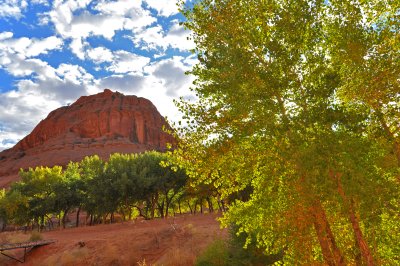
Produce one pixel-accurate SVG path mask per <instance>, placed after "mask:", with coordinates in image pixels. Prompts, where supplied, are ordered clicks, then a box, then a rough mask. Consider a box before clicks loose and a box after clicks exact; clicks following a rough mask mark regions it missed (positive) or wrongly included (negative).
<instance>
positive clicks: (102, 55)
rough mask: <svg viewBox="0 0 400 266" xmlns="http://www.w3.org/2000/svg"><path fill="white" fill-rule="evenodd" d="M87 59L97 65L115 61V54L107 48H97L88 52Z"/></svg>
mask: <svg viewBox="0 0 400 266" xmlns="http://www.w3.org/2000/svg"><path fill="white" fill-rule="evenodd" d="M87 57H88V58H89V59H91V60H92V61H94V62H95V63H97V64H99V63H104V62H111V61H113V59H114V55H113V53H112V52H111V51H110V50H109V49H107V48H105V47H96V48H93V49H90V50H88V51H87Z"/></svg>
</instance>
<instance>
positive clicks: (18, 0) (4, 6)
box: [0, 0, 28, 19]
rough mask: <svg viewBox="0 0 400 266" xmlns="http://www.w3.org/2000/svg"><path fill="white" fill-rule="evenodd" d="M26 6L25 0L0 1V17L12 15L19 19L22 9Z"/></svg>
mask: <svg viewBox="0 0 400 266" xmlns="http://www.w3.org/2000/svg"><path fill="white" fill-rule="evenodd" d="M27 6H28V3H27V1H26V0H3V1H0V18H1V17H14V18H17V19H19V18H20V17H21V16H22V12H23V10H24V9H25V8H26V7H27Z"/></svg>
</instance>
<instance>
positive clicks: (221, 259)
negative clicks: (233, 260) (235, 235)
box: [195, 239, 229, 266]
mask: <svg viewBox="0 0 400 266" xmlns="http://www.w3.org/2000/svg"><path fill="white" fill-rule="evenodd" d="M228 259H229V250H228V245H227V244H226V242H225V241H224V240H222V239H216V240H215V241H214V242H213V243H211V245H209V246H208V247H207V248H206V250H205V251H204V252H203V253H202V254H201V255H200V256H199V257H197V260H196V264H195V265H196V266H226V265H229V263H228Z"/></svg>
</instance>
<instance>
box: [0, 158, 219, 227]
mask: <svg viewBox="0 0 400 266" xmlns="http://www.w3.org/2000/svg"><path fill="white" fill-rule="evenodd" d="M167 164H168V157H167V155H166V154H163V153H159V152H146V153H142V154H118V153H116V154H113V155H111V156H110V158H109V160H108V161H107V162H105V161H103V160H102V159H100V158H99V157H98V156H90V157H85V158H84V159H83V160H82V161H81V162H77V163H74V162H71V163H69V164H68V165H67V167H66V168H65V169H63V168H62V167H61V166H54V167H51V168H50V167H36V168H35V169H32V168H31V169H29V170H27V171H21V172H20V176H21V181H19V182H16V183H14V184H13V185H12V186H11V188H10V189H9V190H8V191H5V190H3V191H1V194H0V217H1V218H2V219H3V220H4V221H7V222H8V223H10V224H16V225H41V226H43V225H44V224H45V223H47V222H49V221H52V217H58V220H59V223H60V224H62V225H63V226H65V224H66V217H67V215H68V214H69V213H70V212H71V211H76V226H78V225H79V215H80V213H81V211H82V210H83V211H85V212H86V213H87V214H88V217H90V224H92V223H95V222H101V221H105V219H106V218H107V217H109V220H111V222H113V220H114V215H115V214H118V215H119V216H120V217H122V219H124V220H125V219H131V218H132V215H134V214H135V213H137V214H138V215H140V216H142V217H144V218H146V219H151V218H154V217H166V216H168V215H169V214H170V213H171V212H174V213H175V212H180V213H182V212H184V211H187V210H190V211H191V212H196V210H197V209H198V207H200V211H203V206H204V205H205V204H203V203H204V202H207V203H208V209H209V210H210V211H212V210H213V209H214V207H213V202H214V205H215V199H214V198H212V195H211V194H209V192H208V190H201V189H197V190H196V189H193V188H191V187H190V186H187V176H186V173H185V172H184V171H183V170H182V169H177V168H171V167H170V166H167ZM171 208H172V210H171Z"/></svg>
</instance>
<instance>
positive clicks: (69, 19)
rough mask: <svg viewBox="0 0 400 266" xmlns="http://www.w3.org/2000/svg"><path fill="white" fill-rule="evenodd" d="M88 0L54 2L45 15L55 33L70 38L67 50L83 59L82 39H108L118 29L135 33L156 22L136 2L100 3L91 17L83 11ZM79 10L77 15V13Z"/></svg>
mask: <svg viewBox="0 0 400 266" xmlns="http://www.w3.org/2000/svg"><path fill="white" fill-rule="evenodd" d="M90 2H91V1H88V0H85V1H77V0H75V1H74V0H68V1H56V2H55V3H54V4H53V9H52V10H51V11H50V12H49V18H50V21H51V22H52V23H54V25H55V28H56V30H57V32H58V33H59V34H60V35H61V36H62V37H63V38H64V39H71V40H72V42H71V45H70V47H71V50H72V52H73V53H74V54H76V55H77V56H78V58H80V59H84V48H85V44H86V38H88V37H90V36H100V37H104V38H106V39H108V40H111V39H112V38H113V37H114V36H115V33H116V32H117V31H119V30H131V31H138V30H140V29H142V28H143V27H146V26H148V25H151V24H152V23H154V22H155V21H156V19H155V18H154V17H152V16H151V14H150V12H149V11H148V10H145V9H143V8H142V7H141V4H140V3H141V2H140V1H131V0H121V1H111V2H110V1H100V2H99V3H97V4H96V5H95V6H94V7H93V9H94V10H96V11H98V13H95V14H92V13H90V12H88V11H87V10H85V9H83V8H86V7H87V6H88V5H89V4H90ZM78 11H80V12H78Z"/></svg>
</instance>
